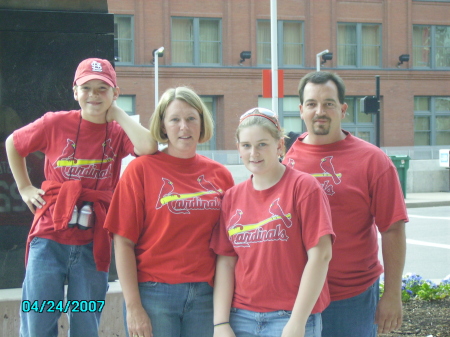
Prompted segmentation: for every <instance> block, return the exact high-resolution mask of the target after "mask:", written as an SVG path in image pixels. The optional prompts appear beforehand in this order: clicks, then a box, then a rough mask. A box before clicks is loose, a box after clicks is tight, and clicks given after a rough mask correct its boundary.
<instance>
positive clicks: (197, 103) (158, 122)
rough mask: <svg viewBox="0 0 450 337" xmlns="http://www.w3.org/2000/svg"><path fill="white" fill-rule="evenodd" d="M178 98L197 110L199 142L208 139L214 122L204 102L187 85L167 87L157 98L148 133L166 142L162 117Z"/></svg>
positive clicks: (212, 131) (211, 134)
mask: <svg viewBox="0 0 450 337" xmlns="http://www.w3.org/2000/svg"><path fill="white" fill-rule="evenodd" d="M176 99H178V100H180V101H183V102H186V103H187V104H189V105H190V106H191V107H193V108H194V109H195V110H197V112H198V114H199V115H200V119H201V121H202V124H201V128H200V138H199V140H198V142H199V143H205V142H207V141H208V140H210V139H211V138H212V136H213V134H214V123H213V119H212V116H211V113H210V112H209V110H208V108H207V107H206V105H205V103H203V101H202V99H201V98H200V96H198V95H197V94H196V93H195V92H194V91H193V90H192V89H190V88H187V87H176V88H170V89H167V90H166V91H165V92H164V94H163V95H162V96H161V99H160V100H159V103H158V106H157V107H156V109H155V112H153V114H152V116H151V117H150V126H149V129H150V134H151V135H152V137H153V139H155V140H156V141H157V142H159V143H167V142H168V141H169V139H168V138H167V135H166V134H165V133H164V131H163V129H162V126H163V124H164V117H165V114H166V110H167V107H168V106H169V104H170V103H172V102H173V101H174V100H176Z"/></svg>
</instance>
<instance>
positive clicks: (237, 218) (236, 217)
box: [228, 209, 244, 230]
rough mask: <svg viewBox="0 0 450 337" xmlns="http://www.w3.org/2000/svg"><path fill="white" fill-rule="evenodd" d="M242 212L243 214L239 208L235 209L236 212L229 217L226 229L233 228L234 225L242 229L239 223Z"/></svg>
mask: <svg viewBox="0 0 450 337" xmlns="http://www.w3.org/2000/svg"><path fill="white" fill-rule="evenodd" d="M242 214H244V212H242V211H241V210H240V209H237V210H236V212H235V213H234V214H233V216H232V217H231V219H230V221H229V224H230V226H229V227H228V230H230V229H232V228H235V227H237V228H239V229H240V230H242V229H243V226H242V225H240V224H239V221H240V220H241V216H242Z"/></svg>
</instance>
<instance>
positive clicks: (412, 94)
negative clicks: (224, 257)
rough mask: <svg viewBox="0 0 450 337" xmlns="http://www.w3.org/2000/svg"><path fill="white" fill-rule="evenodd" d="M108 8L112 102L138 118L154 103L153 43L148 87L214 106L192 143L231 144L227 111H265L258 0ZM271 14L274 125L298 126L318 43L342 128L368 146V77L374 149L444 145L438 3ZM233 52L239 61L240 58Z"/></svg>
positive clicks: (323, 0)
mask: <svg viewBox="0 0 450 337" xmlns="http://www.w3.org/2000/svg"><path fill="white" fill-rule="evenodd" d="M108 7H109V9H108V10H109V12H110V13H113V14H114V15H115V41H116V67H117V72H118V76H119V85H120V87H121V89H122V94H123V96H122V97H121V99H120V102H119V104H120V105H121V106H122V107H124V108H125V109H126V110H127V111H128V112H129V113H130V114H138V115H140V118H141V122H142V123H143V124H144V125H147V123H148V120H149V117H150V115H151V113H152V112H153V109H154V106H155V101H154V90H155V89H154V85H155V80H154V71H155V67H154V65H153V63H154V60H153V51H154V50H155V49H157V48H159V47H161V46H164V48H165V50H164V55H163V56H162V57H160V58H159V59H158V63H159V67H158V70H159V76H158V79H159V81H158V83H159V95H161V94H162V93H163V92H164V90H165V89H167V88H169V87H173V86H179V85H188V86H190V87H191V88H193V89H194V90H195V91H196V92H197V93H198V94H199V95H201V96H202V97H203V98H204V100H205V102H206V103H207V104H208V106H209V107H210V108H211V110H212V112H213V114H214V119H215V122H216V132H215V137H214V139H213V140H211V141H210V143H208V144H205V145H203V149H211V150H216V149H217V150H224V149H234V148H235V145H234V131H235V128H236V126H237V122H238V116H240V114H242V113H243V112H245V111H246V110H247V109H249V108H251V107H254V106H265V107H268V108H270V107H271V101H270V99H268V98H262V70H263V69H270V67H271V63H270V62H271V59H270V57H271V54H270V1H269V0H108ZM277 11H278V67H279V69H282V70H284V82H283V84H284V98H280V99H279V105H278V106H279V108H278V110H279V116H280V120H281V123H282V125H283V126H284V128H285V129H286V131H297V132H298V131H301V130H302V128H303V130H304V126H303V125H302V122H301V119H300V118H299V111H298V104H299V100H298V97H297V85H298V81H299V79H300V78H301V77H302V76H303V75H304V74H306V73H307V72H310V71H314V70H315V69H316V55H317V53H319V52H321V51H323V50H325V49H328V50H329V52H331V53H333V57H332V59H331V60H327V61H326V63H324V64H323V65H322V69H323V70H330V71H334V72H337V73H338V74H339V75H340V76H341V77H342V78H343V79H344V81H345V82H346V85H347V97H346V101H347V103H348V104H349V110H348V116H347V117H346V119H345V120H344V128H345V129H346V130H349V131H351V132H353V133H354V134H356V135H357V136H359V137H361V138H363V139H366V140H368V141H370V142H372V143H374V144H376V143H377V140H376V136H377V122H376V118H378V117H377V115H375V114H364V113H361V112H360V104H359V101H360V99H361V97H363V96H373V95H375V88H376V85H375V83H376V82H375V76H376V75H379V76H380V83H381V98H382V99H381V119H380V123H379V124H380V145H381V146H414V145H416V146H422V145H424V146H427V145H431V146H444V147H447V146H448V145H450V19H449V18H450V1H449V0H440V1H424V0H423V1H417V0H360V1H356V0H345V1H344V0H278V6H277ZM243 51H250V52H251V57H250V58H249V59H248V58H247V59H244V60H243V61H242V60H241V57H240V55H241V52H243ZM401 55H403V56H402V59H403V60H404V62H403V63H401V64H399V63H400V61H399V58H400V56H401ZM247 56H248V55H247Z"/></svg>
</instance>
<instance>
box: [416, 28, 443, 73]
mask: <svg viewBox="0 0 450 337" xmlns="http://www.w3.org/2000/svg"><path fill="white" fill-rule="evenodd" d="M412 61H413V67H414V68H450V26H426V25H414V26H413V57H412Z"/></svg>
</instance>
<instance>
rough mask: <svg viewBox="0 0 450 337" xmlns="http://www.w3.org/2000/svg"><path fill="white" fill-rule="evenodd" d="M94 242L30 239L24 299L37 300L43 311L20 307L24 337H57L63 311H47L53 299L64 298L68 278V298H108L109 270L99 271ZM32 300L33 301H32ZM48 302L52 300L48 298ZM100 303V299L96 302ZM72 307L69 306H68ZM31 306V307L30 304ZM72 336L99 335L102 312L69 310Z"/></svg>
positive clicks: (56, 302) (21, 328)
mask: <svg viewBox="0 0 450 337" xmlns="http://www.w3.org/2000/svg"><path fill="white" fill-rule="evenodd" d="M92 246H93V245H92V243H89V244H87V245H81V246H76V245H63V244H60V243H58V242H56V241H53V240H48V239H43V238H38V237H35V238H34V239H33V240H32V241H31V243H30V249H29V255H28V264H27V268H26V272H25V280H24V281H23V286H22V303H24V302H23V301H27V303H30V305H33V303H37V306H36V307H35V308H37V307H39V308H41V307H42V310H41V311H42V312H39V311H40V310H38V312H36V311H35V310H25V311H28V312H23V310H22V309H24V308H25V307H26V306H25V305H22V308H21V310H20V336H21V337H57V336H58V319H59V317H60V316H61V311H62V310H58V309H54V310H53V311H54V312H47V311H48V310H49V309H50V306H49V305H43V301H49V300H52V301H54V303H55V306H56V305H57V304H58V303H59V301H64V282H65V280H66V279H67V283H68V287H67V300H68V301H69V300H70V301H84V300H86V301H90V300H91V301H104V300H105V296H106V291H107V289H108V273H106V272H101V271H97V268H96V265H95V261H94V256H93V253H92ZM28 301H29V302H28ZM46 303H48V302H46ZM96 303H98V302H96ZM68 308H69V307H68ZM28 309H29V308H28ZM67 314H68V318H69V324H70V329H69V334H68V336H70V337H86V336H90V337H91V336H92V337H96V336H98V326H99V323H100V315H101V313H100V312H98V310H95V312H72V311H71V310H69V311H68V313H67Z"/></svg>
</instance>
